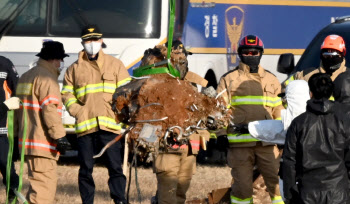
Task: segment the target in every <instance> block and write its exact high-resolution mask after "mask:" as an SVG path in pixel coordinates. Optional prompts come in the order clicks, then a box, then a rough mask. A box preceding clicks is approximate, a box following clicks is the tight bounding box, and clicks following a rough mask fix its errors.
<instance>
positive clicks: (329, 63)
mask: <svg viewBox="0 0 350 204" xmlns="http://www.w3.org/2000/svg"><path fill="white" fill-rule="evenodd" d="M343 59H344V57H332V58H324V57H323V56H322V55H321V61H322V65H323V68H324V69H325V70H326V72H327V73H329V74H332V73H333V72H334V71H335V70H337V69H339V68H340V65H341V63H342V62H343Z"/></svg>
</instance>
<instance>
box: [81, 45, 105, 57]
mask: <svg viewBox="0 0 350 204" xmlns="http://www.w3.org/2000/svg"><path fill="white" fill-rule="evenodd" d="M101 44H102V43H100V42H91V43H85V44H84V45H83V46H84V49H85V51H86V52H87V53H88V54H89V55H96V54H97V53H98V52H99V51H100V49H101Z"/></svg>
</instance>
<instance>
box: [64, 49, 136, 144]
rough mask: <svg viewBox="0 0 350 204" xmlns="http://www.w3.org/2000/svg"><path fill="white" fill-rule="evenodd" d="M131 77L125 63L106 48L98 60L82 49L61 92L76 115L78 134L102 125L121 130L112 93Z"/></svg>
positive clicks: (68, 73)
mask: <svg viewBox="0 0 350 204" xmlns="http://www.w3.org/2000/svg"><path fill="white" fill-rule="evenodd" d="M130 80H131V78H130V76H129V73H128V71H127V70H126V68H125V67H124V64H123V63H122V62H121V61H120V60H118V59H116V58H114V57H112V56H110V55H107V54H104V53H103V51H102V50H100V52H99V53H98V58H97V60H94V61H90V60H89V58H88V56H87V54H86V52H84V51H81V52H80V53H79V57H78V60H77V61H76V62H74V63H73V64H72V65H71V66H70V67H69V68H68V69H67V71H66V73H65V76H64V81H63V89H62V92H61V94H62V100H63V103H64V105H65V106H66V108H67V110H68V112H69V113H70V114H71V115H72V116H73V117H75V119H76V125H75V132H76V133H77V135H78V137H79V136H83V135H86V134H90V133H93V132H96V131H98V130H100V129H101V130H106V131H109V132H114V133H116V134H119V133H120V130H121V124H117V123H116V121H115V114H114V112H113V111H112V107H111V104H112V94H113V93H114V91H115V89H116V88H117V87H119V86H122V85H124V84H126V83H128V82H129V81H130Z"/></svg>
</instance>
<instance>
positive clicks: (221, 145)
mask: <svg viewBox="0 0 350 204" xmlns="http://www.w3.org/2000/svg"><path fill="white" fill-rule="evenodd" d="M216 148H217V149H218V150H219V151H221V152H224V151H226V150H227V148H229V142H228V139H227V135H221V136H218V137H217V139H216Z"/></svg>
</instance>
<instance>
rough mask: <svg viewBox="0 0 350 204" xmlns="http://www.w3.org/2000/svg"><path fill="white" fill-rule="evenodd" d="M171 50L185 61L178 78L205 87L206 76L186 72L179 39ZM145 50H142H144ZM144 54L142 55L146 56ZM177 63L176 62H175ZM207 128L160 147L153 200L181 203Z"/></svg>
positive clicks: (182, 48) (185, 58)
mask: <svg viewBox="0 0 350 204" xmlns="http://www.w3.org/2000/svg"><path fill="white" fill-rule="evenodd" d="M172 45H173V47H172V54H173V55H175V56H174V58H176V59H181V60H180V61H182V60H183V61H182V62H184V63H181V62H180V63H179V64H181V65H185V66H184V69H182V70H179V71H180V73H181V76H184V77H181V79H183V80H185V81H189V82H191V83H192V84H193V85H194V86H196V87H197V84H199V85H201V86H203V87H205V86H206V85H207V83H208V82H207V80H205V79H204V78H202V77H201V76H199V75H197V74H195V73H193V72H189V71H188V68H187V55H188V54H189V53H188V52H187V51H186V50H185V48H184V46H183V44H182V42H181V41H179V40H175V41H173V44H172ZM145 54H146V53H145ZM146 58H147V56H144V58H143V59H146ZM175 67H177V64H176V65H175ZM204 134H208V137H209V132H207V131H206V130H197V131H196V132H195V133H194V134H192V135H190V136H189V139H186V142H185V143H184V144H182V145H180V146H179V145H177V144H175V145H173V148H175V149H176V148H178V150H171V149H164V148H162V149H160V150H159V154H158V155H157V156H156V158H155V162H154V173H155V174H156V176H157V195H156V198H157V201H153V202H154V203H159V204H179V203H185V201H186V192H187V190H188V188H189V187H190V183H191V180H192V176H193V174H194V173H195V170H196V155H197V154H198V152H199V149H200V137H201V136H203V135H204Z"/></svg>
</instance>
